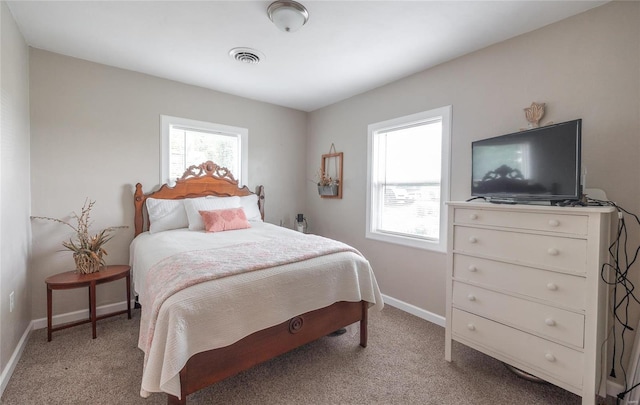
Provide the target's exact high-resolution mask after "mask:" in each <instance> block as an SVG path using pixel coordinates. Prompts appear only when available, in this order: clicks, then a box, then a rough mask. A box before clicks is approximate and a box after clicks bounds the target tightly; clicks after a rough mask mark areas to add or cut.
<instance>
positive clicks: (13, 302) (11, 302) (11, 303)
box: [9, 291, 16, 312]
mask: <svg viewBox="0 0 640 405" xmlns="http://www.w3.org/2000/svg"><path fill="white" fill-rule="evenodd" d="M15 305H16V300H15V291H11V294H9V312H13V307H14V306H15Z"/></svg>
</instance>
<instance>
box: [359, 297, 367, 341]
mask: <svg viewBox="0 0 640 405" xmlns="http://www.w3.org/2000/svg"><path fill="white" fill-rule="evenodd" d="M368 316H369V304H368V303H367V302H366V301H362V318H361V319H360V346H362V347H367V323H368Z"/></svg>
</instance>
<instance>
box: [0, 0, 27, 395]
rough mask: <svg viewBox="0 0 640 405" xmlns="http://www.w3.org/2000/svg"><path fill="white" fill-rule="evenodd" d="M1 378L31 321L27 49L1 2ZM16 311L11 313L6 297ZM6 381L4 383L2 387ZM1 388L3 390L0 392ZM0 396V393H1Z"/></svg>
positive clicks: (8, 12) (6, 8) (9, 12)
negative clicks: (10, 300)
mask: <svg viewBox="0 0 640 405" xmlns="http://www.w3.org/2000/svg"><path fill="white" fill-rule="evenodd" d="M0 18H1V20H2V29H1V30H2V32H1V37H2V40H1V41H2V43H1V50H2V56H1V57H0V71H1V74H0V76H1V78H0V85H1V86H0V87H1V88H2V109H1V111H0V121H1V122H2V128H1V129H0V374H1V373H2V372H4V371H5V367H6V366H7V363H8V362H9V359H10V358H11V356H12V355H13V353H14V351H15V349H16V347H17V346H18V342H19V341H20V338H21V337H22V335H23V334H24V332H25V331H26V330H27V327H28V326H29V322H30V321H31V295H30V292H31V289H30V288H29V285H28V282H29V274H28V271H27V268H28V260H29V253H30V252H29V249H30V238H31V233H30V227H29V201H30V196H29V192H30V190H29V48H28V47H27V45H26V43H25V41H24V39H23V38H22V35H21V34H20V32H19V31H18V27H17V26H16V23H15V21H14V20H13V16H12V15H11V11H9V8H8V7H7V5H6V4H5V2H4V1H3V2H0ZM12 291H13V292H14V294H15V309H14V310H13V312H9V294H10V293H11V292H12ZM6 382H7V381H2V383H6ZM2 388H4V386H3V387H2ZM0 392H2V390H1V389H0Z"/></svg>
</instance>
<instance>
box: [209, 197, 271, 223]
mask: <svg viewBox="0 0 640 405" xmlns="http://www.w3.org/2000/svg"><path fill="white" fill-rule="evenodd" d="M207 198H210V199H221V198H230V197H219V196H217V195H208V196H207ZM240 206H241V207H242V209H243V210H244V214H245V215H246V216H247V221H256V222H262V215H260V207H258V195H257V194H250V195H245V196H241V197H240Z"/></svg>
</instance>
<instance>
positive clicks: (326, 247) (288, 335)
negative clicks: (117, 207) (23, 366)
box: [130, 161, 383, 404]
mask: <svg viewBox="0 0 640 405" xmlns="http://www.w3.org/2000/svg"><path fill="white" fill-rule="evenodd" d="M238 199H240V206H241V207H242V212H243V213H245V216H246V219H247V223H248V225H249V227H248V228H244V229H234V228H233V227H231V228H232V230H229V231H219V232H206V231H204V230H201V229H199V228H198V227H197V226H194V227H192V225H193V224H195V221H196V217H197V214H194V206H195V207H196V208H197V207H201V206H206V207H215V208H214V209H213V210H210V211H206V210H205V211H203V210H199V211H197V212H198V213H200V212H202V213H201V216H202V218H201V220H204V227H205V228H208V229H214V228H215V227H216V226H218V225H217V224H218V223H217V222H215V221H214V223H213V225H212V223H211V221H210V220H209V221H207V218H208V217H207V215H208V214H211V213H219V212H225V213H227V211H234V212H235V211H237V205H238ZM264 201H265V198H264V189H263V188H262V186H260V187H258V188H257V190H256V193H253V192H251V191H250V190H249V189H248V188H247V187H246V186H245V187H239V186H238V182H237V181H236V180H235V178H234V177H233V175H232V174H231V173H230V172H229V171H228V170H227V169H225V168H222V167H219V166H218V165H216V164H215V163H213V162H210V161H209V162H205V163H203V164H201V165H197V166H192V167H190V168H188V169H187V171H186V172H185V174H184V175H183V176H182V177H181V178H180V179H178V180H177V181H176V184H175V185H174V186H172V187H170V186H168V185H163V186H161V187H160V188H159V189H158V190H157V191H155V192H152V193H148V194H145V193H144V192H143V189H142V185H141V184H137V185H136V191H135V195H134V205H135V236H136V237H135V238H134V240H133V242H132V244H131V259H130V262H131V265H132V269H133V280H134V281H133V282H134V291H135V292H136V294H137V295H138V297H139V299H140V302H141V303H142V316H141V332H140V339H139V347H140V348H141V349H142V350H143V351H144V352H145V360H144V366H143V367H144V369H143V377H142V383H141V395H143V396H147V395H148V394H149V393H151V392H166V393H167V395H168V400H167V403H168V404H186V401H187V396H188V395H189V394H191V393H193V392H195V391H197V390H199V389H202V388H204V387H206V386H209V385H211V384H213V383H215V382H217V381H220V380H222V379H225V378H227V377H230V376H232V375H235V374H237V373H239V372H241V371H243V370H246V369H249V368H251V367H253V366H255V365H257V364H259V363H262V362H264V361H266V360H269V359H271V358H274V357H276V356H278V355H280V354H283V353H286V352H288V351H290V350H292V349H294V348H297V347H299V346H302V345H304V344H307V343H309V342H312V341H314V340H316V339H318V338H320V337H323V336H326V335H328V334H330V333H331V332H334V331H336V330H338V329H340V328H344V327H346V326H349V325H352V324H354V323H356V322H359V326H360V327H359V331H360V346H362V347H366V345H367V318H368V311H369V309H370V308H375V309H378V310H380V309H382V307H383V302H382V298H381V295H380V291H379V289H378V285H377V283H376V280H375V276H374V274H373V271H372V270H371V267H370V265H369V263H368V262H367V261H366V259H364V257H362V255H360V254H359V252H357V251H356V250H355V249H353V248H352V247H350V246H348V245H345V244H341V243H340V242H336V241H331V240H329V239H326V238H321V237H319V236H315V235H303V234H301V233H299V232H294V231H293V230H289V229H285V228H282V227H278V226H275V225H272V224H268V223H266V222H264V221H263V220H264ZM232 202H233V203H234V204H235V205H234V208H229V209H222V210H220V209H218V207H220V206H225V204H231V203H232ZM181 204H182V205H181ZM232 205H233V204H232ZM158 207H160V208H158ZM176 207H178V208H177V209H176ZM180 207H184V210H185V211H186V212H187V220H186V223H185V219H184V216H181V217H180V220H177V219H176V217H175V215H174V216H173V217H171V218H170V219H167V217H170V216H171V215H173V214H167V213H171V212H173V213H176V212H179V213H180V215H182V211H180ZM158 213H160V214H164V215H165V216H164V217H163V216H162V215H159V214H158ZM216 215H217V214H216ZM240 216H242V215H240ZM192 219H193V220H194V221H191V220H192ZM243 223H244V222H243ZM185 224H188V226H187V227H185ZM276 246H281V248H280V247H278V248H275V247H276ZM273 251H278V253H277V254H276V256H278V257H277V258H272V257H270V255H271V252H273ZM209 267H215V268H216V270H215V271H212V272H209V270H208V268H209ZM178 268H185V269H186V271H181V272H178V271H177V270H176V269H178ZM202 269H204V270H202ZM221 269H222V270H221ZM219 273H220V274H222V275H220V274H219ZM177 274H187V275H185V276H178V275H177ZM212 274H215V276H214V275H212ZM183 277H191V278H194V279H195V280H196V281H193V280H191V279H189V280H186V279H183ZM167 286H169V287H167ZM162 288H164V289H167V288H168V289H169V290H170V291H168V292H166V291H164V290H163V291H162V292H159V291H160V290H161V289H162ZM172 288H173V291H171V289H172ZM159 297H161V298H159Z"/></svg>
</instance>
